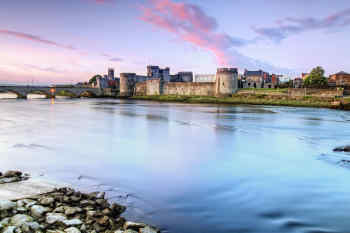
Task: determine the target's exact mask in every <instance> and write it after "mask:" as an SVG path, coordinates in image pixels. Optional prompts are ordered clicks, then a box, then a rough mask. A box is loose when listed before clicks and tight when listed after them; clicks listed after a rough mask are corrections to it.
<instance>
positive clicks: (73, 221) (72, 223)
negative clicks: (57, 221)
mask: <svg viewBox="0 0 350 233" xmlns="http://www.w3.org/2000/svg"><path fill="white" fill-rule="evenodd" d="M62 222H63V223H64V224H65V225H66V226H77V225H81V224H83V222H82V221H81V220H80V219H78V218H74V219H71V220H64V221H62Z"/></svg>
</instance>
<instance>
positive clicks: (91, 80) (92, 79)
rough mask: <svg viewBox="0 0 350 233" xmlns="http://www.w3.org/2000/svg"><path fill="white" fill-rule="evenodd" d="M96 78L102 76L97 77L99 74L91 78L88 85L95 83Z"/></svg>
mask: <svg viewBox="0 0 350 233" xmlns="http://www.w3.org/2000/svg"><path fill="white" fill-rule="evenodd" d="M98 78H102V76H101V75H99V74H97V75H95V76H93V77H92V78H90V80H89V84H91V83H96V82H97V79H98Z"/></svg>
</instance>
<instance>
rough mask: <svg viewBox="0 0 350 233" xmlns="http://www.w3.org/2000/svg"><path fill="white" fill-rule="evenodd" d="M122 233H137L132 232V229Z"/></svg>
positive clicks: (135, 232)
mask: <svg viewBox="0 0 350 233" xmlns="http://www.w3.org/2000/svg"><path fill="white" fill-rule="evenodd" d="M124 233H138V232H137V231H134V230H132V229H128V230H126V231H124Z"/></svg>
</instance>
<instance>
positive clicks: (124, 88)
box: [119, 73, 135, 97]
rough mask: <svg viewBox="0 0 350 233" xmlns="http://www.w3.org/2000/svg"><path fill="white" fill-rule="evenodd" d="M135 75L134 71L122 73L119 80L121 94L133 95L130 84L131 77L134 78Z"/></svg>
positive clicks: (125, 95)
mask: <svg viewBox="0 0 350 233" xmlns="http://www.w3.org/2000/svg"><path fill="white" fill-rule="evenodd" d="M134 77H135V74H134V73H120V81H119V82H120V84H119V95H120V96H124V97H128V96H131V94H132V93H131V91H132V87H131V85H130V84H131V83H132V80H129V79H133V78H134Z"/></svg>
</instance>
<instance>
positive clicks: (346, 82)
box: [328, 71, 350, 87]
mask: <svg viewBox="0 0 350 233" xmlns="http://www.w3.org/2000/svg"><path fill="white" fill-rule="evenodd" d="M328 85H329V86H337V87H343V86H346V87H350V74H349V73H346V72H344V71H340V72H338V73H336V74H332V75H330V76H329V78H328Z"/></svg>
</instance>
